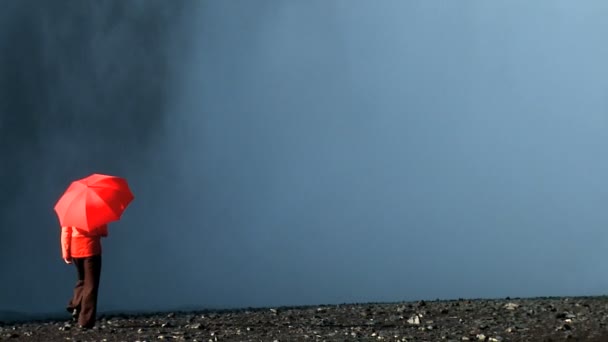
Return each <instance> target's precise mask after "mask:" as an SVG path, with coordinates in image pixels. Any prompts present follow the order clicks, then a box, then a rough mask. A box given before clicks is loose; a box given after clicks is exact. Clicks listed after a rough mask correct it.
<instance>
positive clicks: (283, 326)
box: [0, 297, 608, 342]
mask: <svg viewBox="0 0 608 342" xmlns="http://www.w3.org/2000/svg"><path fill="white" fill-rule="evenodd" d="M607 325H608V297H574V298H532V299H516V298H513V299H511V298H506V299H500V300H453V301H429V302H424V301H420V302H400V303H378V304H344V305H331V306H314V307H291V308H290V307H283V308H265V309H249V310H232V311H200V312H175V313H155V314H147V315H113V316H101V317H99V319H98V322H97V326H96V327H95V328H94V329H92V330H86V331H82V330H80V329H78V328H77V326H75V325H73V324H72V323H71V322H70V320H69V317H67V316H66V319H65V320H60V321H38V322H22V323H18V324H8V323H3V324H1V325H0V340H9V341H10V340H12V341H48V342H53V341H82V342H84V341H164V340H173V341H212V342H215V341H271V342H272V341H562V340H570V341H606V342H608V326H607Z"/></svg>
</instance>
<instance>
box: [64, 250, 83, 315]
mask: <svg viewBox="0 0 608 342" xmlns="http://www.w3.org/2000/svg"><path fill="white" fill-rule="evenodd" d="M72 263H73V264H74V267H75V268H76V273H77V276H78V279H77V281H76V286H74V293H73V294H72V298H71V299H70V301H69V302H68V306H67V307H66V310H68V312H69V313H71V314H74V310H77V311H80V303H81V302H82V290H83V287H84V276H85V274H84V259H82V258H73V259H72Z"/></svg>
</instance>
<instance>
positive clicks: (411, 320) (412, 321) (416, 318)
mask: <svg viewBox="0 0 608 342" xmlns="http://www.w3.org/2000/svg"><path fill="white" fill-rule="evenodd" d="M407 322H408V323H409V324H412V325H420V316H418V315H413V316H412V317H410V318H409V319H408V320H407Z"/></svg>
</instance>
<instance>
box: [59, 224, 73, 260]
mask: <svg viewBox="0 0 608 342" xmlns="http://www.w3.org/2000/svg"><path fill="white" fill-rule="evenodd" d="M71 243H72V227H61V257H62V258H63V260H64V261H65V262H66V264H71V263H72V256H71V253H70V247H71V246H70V244H71Z"/></svg>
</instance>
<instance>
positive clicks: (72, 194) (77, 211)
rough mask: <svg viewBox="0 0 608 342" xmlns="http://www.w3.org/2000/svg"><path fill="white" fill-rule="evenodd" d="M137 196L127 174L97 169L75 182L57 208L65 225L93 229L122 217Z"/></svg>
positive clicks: (59, 216) (60, 219)
mask: <svg viewBox="0 0 608 342" xmlns="http://www.w3.org/2000/svg"><path fill="white" fill-rule="evenodd" d="M133 198H134V196H133V193H131V190H130V189H129V185H128V184H127V181H126V180H125V179H124V178H120V177H116V176H109V175H102V174H97V173H94V174H92V175H90V176H88V177H85V178H83V179H79V180H76V181H74V182H72V184H70V186H69V187H68V189H67V190H66V191H65V193H64V194H63V195H62V196H61V198H60V199H59V201H57V204H55V212H56V213H57V217H58V218H59V223H60V224H61V226H62V227H72V226H73V227H78V228H81V229H85V230H90V229H92V228H95V227H98V226H101V225H103V224H106V223H109V222H112V221H117V220H119V219H120V216H121V215H122V213H123V212H124V210H125V209H126V208H127V206H128V205H129V203H131V201H132V200H133Z"/></svg>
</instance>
